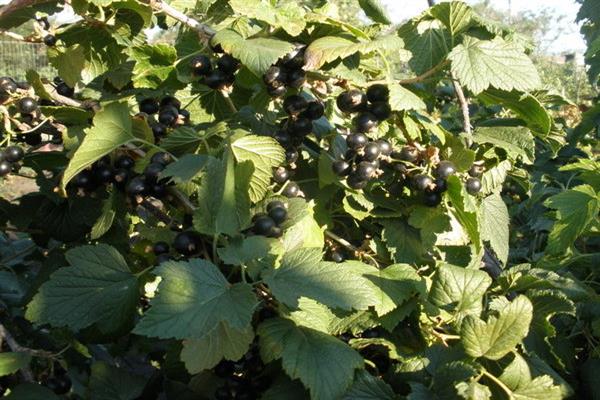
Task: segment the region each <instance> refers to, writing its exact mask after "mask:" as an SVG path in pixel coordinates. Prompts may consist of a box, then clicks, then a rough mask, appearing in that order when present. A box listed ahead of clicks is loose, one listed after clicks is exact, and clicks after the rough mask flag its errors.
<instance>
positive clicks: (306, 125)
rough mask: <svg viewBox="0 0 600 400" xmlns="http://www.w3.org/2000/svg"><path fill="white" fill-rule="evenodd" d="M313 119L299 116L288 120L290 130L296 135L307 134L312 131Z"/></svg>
mask: <svg viewBox="0 0 600 400" xmlns="http://www.w3.org/2000/svg"><path fill="white" fill-rule="evenodd" d="M312 127H313V126H312V121H311V120H310V119H308V118H303V117H299V118H296V119H293V120H290V121H289V122H288V131H289V132H290V134H292V135H294V136H306V135H308V134H309V133H310V132H311V131H312Z"/></svg>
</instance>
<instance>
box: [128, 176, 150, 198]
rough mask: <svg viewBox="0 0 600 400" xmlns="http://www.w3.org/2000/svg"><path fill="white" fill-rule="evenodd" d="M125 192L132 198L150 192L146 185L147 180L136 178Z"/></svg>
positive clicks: (140, 177) (130, 182) (141, 177)
mask: <svg viewBox="0 0 600 400" xmlns="http://www.w3.org/2000/svg"><path fill="white" fill-rule="evenodd" d="M125 191H126V192H127V194H128V195H130V196H138V195H139V196H141V195H144V194H145V193H146V192H147V191H148V185H147V184H146V179H145V178H144V176H136V177H134V178H132V179H131V180H130V181H129V183H128V184H127V188H126V189H125Z"/></svg>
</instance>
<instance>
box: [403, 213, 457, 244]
mask: <svg viewBox="0 0 600 400" xmlns="http://www.w3.org/2000/svg"><path fill="white" fill-rule="evenodd" d="M408 223H409V224H410V225H411V226H414V227H415V228H419V229H420V232H421V241H422V242H423V245H424V246H425V247H432V246H434V245H435V244H436V243H437V242H438V237H439V236H440V235H442V234H443V233H445V232H448V231H451V230H452V227H451V225H450V217H449V216H448V214H446V211H445V210H444V209H443V208H441V207H435V208H433V207H426V206H417V207H415V209H414V210H413V212H412V213H411V214H410V217H409V218H408Z"/></svg>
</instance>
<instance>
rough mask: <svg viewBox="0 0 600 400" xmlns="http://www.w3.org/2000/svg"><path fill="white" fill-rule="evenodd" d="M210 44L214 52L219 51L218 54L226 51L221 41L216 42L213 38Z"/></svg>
mask: <svg viewBox="0 0 600 400" xmlns="http://www.w3.org/2000/svg"><path fill="white" fill-rule="evenodd" d="M208 46H209V47H210V49H211V50H212V51H213V53H217V54H221V53H225V50H223V46H221V43H215V42H213V41H212V40H211V41H210V42H209V43H208Z"/></svg>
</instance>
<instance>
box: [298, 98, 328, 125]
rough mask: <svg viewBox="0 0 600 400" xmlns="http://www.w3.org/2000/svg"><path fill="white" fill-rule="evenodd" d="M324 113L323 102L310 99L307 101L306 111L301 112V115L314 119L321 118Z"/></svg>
mask: <svg viewBox="0 0 600 400" xmlns="http://www.w3.org/2000/svg"><path fill="white" fill-rule="evenodd" d="M324 114H325V108H324V107H323V104H322V103H321V102H318V101H311V102H310V103H308V107H307V108H306V111H304V112H303V113H302V116H303V117H306V118H308V119H312V120H313V121H314V120H316V119H319V118H321V117H322V116H323V115H324Z"/></svg>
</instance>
